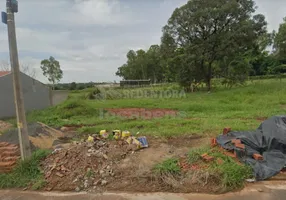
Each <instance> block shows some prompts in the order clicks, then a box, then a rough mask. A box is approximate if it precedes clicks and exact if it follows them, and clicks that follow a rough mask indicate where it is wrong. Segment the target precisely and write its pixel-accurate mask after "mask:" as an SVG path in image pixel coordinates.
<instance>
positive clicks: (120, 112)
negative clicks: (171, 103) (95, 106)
mask: <svg viewBox="0 0 286 200" xmlns="http://www.w3.org/2000/svg"><path fill="white" fill-rule="evenodd" d="M106 110H107V111H108V112H109V113H110V114H112V115H115V116H118V117H126V118H135V119H138V118H140V119H153V118H162V117H165V116H173V117H174V116H177V115H178V111H176V110H171V109H159V108H156V109H145V108H112V109H106Z"/></svg>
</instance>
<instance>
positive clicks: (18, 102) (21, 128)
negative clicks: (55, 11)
mask: <svg viewBox="0 0 286 200" xmlns="http://www.w3.org/2000/svg"><path fill="white" fill-rule="evenodd" d="M6 3H7V4H6V7H7V27H8V39H9V49H10V62H11V69H12V74H13V86H14V98H15V107H16V114H17V126H18V135H19V143H20V149H21V158H22V160H25V159H26V158H29V157H30V156H31V147H30V141H29V135H28V127H27V121H26V115H25V107H24V98H23V92H22V87H21V81H20V69H19V59H18V49H17V40H16V30H15V29H16V28H15V20H14V12H17V11H18V8H17V9H15V3H18V2H17V1H15V0H6Z"/></svg>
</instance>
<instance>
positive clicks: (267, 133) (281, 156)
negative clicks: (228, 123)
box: [217, 116, 286, 180]
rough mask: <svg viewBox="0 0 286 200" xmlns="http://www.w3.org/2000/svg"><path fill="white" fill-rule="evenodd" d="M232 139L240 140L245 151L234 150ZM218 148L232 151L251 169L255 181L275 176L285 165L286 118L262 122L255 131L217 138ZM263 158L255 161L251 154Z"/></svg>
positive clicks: (233, 133) (278, 117) (238, 132)
mask: <svg viewBox="0 0 286 200" xmlns="http://www.w3.org/2000/svg"><path fill="white" fill-rule="evenodd" d="M232 139H240V140H241V143H242V144H244V145H245V150H242V149H239V148H236V147H235V145H234V144H232V142H231V140H232ZM217 142H218V144H219V145H220V146H222V147H223V148H224V149H227V150H234V151H235V152H236V153H237V156H238V158H239V159H240V161H241V162H244V163H246V164H248V165H250V166H251V167H252V168H253V172H254V176H255V178H256V180H265V179H268V178H270V177H272V176H275V175H277V174H278V173H279V172H280V171H281V170H282V169H283V168H284V167H285V165H286V116H275V117H271V118H269V119H267V120H266V121H264V122H263V123H262V124H260V126H259V127H258V128H257V129H256V130H255V131H232V132H230V133H228V134H226V135H220V136H218V137H217ZM254 153H258V154H261V155H262V156H263V160H255V159H254V158H253V154H254Z"/></svg>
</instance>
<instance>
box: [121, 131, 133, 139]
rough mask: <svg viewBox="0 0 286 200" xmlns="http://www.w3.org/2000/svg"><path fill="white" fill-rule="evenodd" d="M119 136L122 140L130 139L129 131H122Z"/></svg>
mask: <svg viewBox="0 0 286 200" xmlns="http://www.w3.org/2000/svg"><path fill="white" fill-rule="evenodd" d="M121 136H122V138H126V137H130V136H131V133H130V132H129V131H123V132H122V135H121Z"/></svg>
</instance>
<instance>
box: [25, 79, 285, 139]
mask: <svg viewBox="0 0 286 200" xmlns="http://www.w3.org/2000/svg"><path fill="white" fill-rule="evenodd" d="M285 82H286V79H282V80H281V81H280V80H276V79H271V80H257V81H252V82H248V83H247V84H246V85H244V86H240V87H235V88H232V89H227V88H224V87H221V86H219V87H216V88H214V90H213V91H212V92H211V93H210V94H209V93H207V92H205V91H201V92H196V93H188V94H185V95H183V96H182V98H178V96H176V98H159V97H156V96H152V95H151V96H147V97H144V96H143V98H130V96H129V98H127V97H128V95H127V97H126V96H124V98H123V97H122V96H120V95H118V93H116V92H118V91H119V93H123V94H126V93H127V94H130V93H133V94H137V93H138V91H143V93H144V92H145V91H147V92H150V91H151V92H152V90H153V91H154V92H160V91H163V92H164V91H166V90H167V89H176V90H177V91H181V89H180V88H179V87H178V86H177V85H170V84H169V85H167V86H161V87H153V88H140V89H129V90H127V89H114V90H113V92H114V91H115V94H113V95H114V96H113V97H110V98H108V99H106V100H88V99H85V98H84V96H86V93H88V92H90V91H92V89H88V90H83V91H80V92H78V91H77V92H73V93H71V94H70V97H69V99H68V100H67V101H66V102H64V103H63V104H61V105H58V106H56V107H52V108H48V109H46V110H43V111H35V112H32V113H29V114H28V121H30V122H31V121H41V122H43V123H46V124H48V125H51V126H54V127H61V126H63V125H78V124H82V125H86V126H85V127H83V128H81V129H80V130H79V131H80V132H81V133H94V132H98V131H100V130H101V129H107V130H112V129H122V130H126V129H127V130H130V131H132V132H138V131H140V132H141V133H144V134H145V135H157V136H170V135H183V134H201V135H207V136H208V135H217V134H219V133H220V132H221V130H222V129H223V127H226V126H230V127H232V129H233V130H249V129H256V128H257V127H258V125H259V124H260V123H261V120H260V119H261V118H267V117H270V116H273V115H280V114H285V112H286V100H285V99H286V87H285ZM108 92H109V93H112V92H110V91H108ZM139 93H140V92H139ZM111 96H112V95H111ZM134 107H137V108H168V109H174V110H178V111H179V113H180V115H179V116H178V117H165V118H163V119H152V120H145V119H138V120H130V119H126V118H118V117H114V116H111V115H108V114H107V113H106V112H105V111H104V109H105V108H134Z"/></svg>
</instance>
